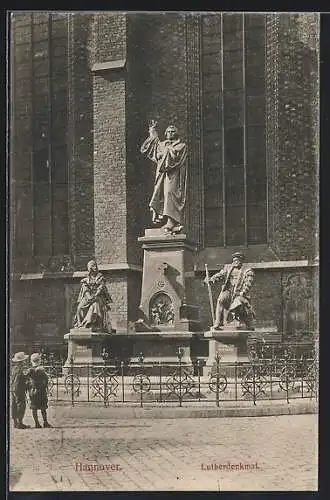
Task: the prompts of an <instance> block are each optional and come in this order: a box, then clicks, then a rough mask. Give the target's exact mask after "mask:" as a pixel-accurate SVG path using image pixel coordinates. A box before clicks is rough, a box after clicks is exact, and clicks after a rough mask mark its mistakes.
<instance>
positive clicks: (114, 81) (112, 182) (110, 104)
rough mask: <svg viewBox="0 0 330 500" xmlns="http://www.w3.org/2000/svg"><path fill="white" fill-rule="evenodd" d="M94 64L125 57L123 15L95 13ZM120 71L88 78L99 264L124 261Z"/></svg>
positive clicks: (123, 129) (122, 89)
mask: <svg viewBox="0 0 330 500" xmlns="http://www.w3.org/2000/svg"><path fill="white" fill-rule="evenodd" d="M93 40H94V50H93V57H92V60H93V63H94V64H95V63H100V62H104V61H105V60H106V61H114V60H119V59H124V58H125V56H126V16H125V15H124V14H94V23H93ZM125 87H126V85H125V73H124V70H119V71H114V72H107V73H100V74H99V73H96V74H94V76H93V113H94V230H95V257H96V259H97V261H98V263H99V264H102V263H119V262H126V255H127V250H126V248H127V246H126V222H127V219H126V214H127V205H126V113H125V106H126V104H125V102H126V101H125Z"/></svg>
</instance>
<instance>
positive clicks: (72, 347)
mask: <svg viewBox="0 0 330 500" xmlns="http://www.w3.org/2000/svg"><path fill="white" fill-rule="evenodd" d="M109 338H111V335H110V334H109V333H102V332H93V331H92V330H91V329H90V328H72V329H71V330H70V332H69V333H67V334H66V335H64V339H65V340H67V341H68V357H67V360H66V362H65V364H64V367H63V373H64V374H65V375H67V374H68V373H70V370H71V368H72V367H73V372H74V373H75V374H77V375H79V376H84V375H85V374H87V371H88V368H87V367H86V365H88V364H90V365H92V364H93V365H96V364H102V363H103V358H102V356H101V354H102V344H103V343H104V342H106V341H107V340H108V339H109ZM71 359H72V360H73V364H72V363H71ZM83 365H85V366H83Z"/></svg>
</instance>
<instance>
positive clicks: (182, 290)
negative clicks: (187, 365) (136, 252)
mask: <svg viewBox="0 0 330 500" xmlns="http://www.w3.org/2000/svg"><path fill="white" fill-rule="evenodd" d="M139 241H140V242H141V243H142V248H143V249H144V260H143V276H142V292H141V300H140V306H139V318H138V321H137V322H136V331H138V332H143V331H161V332H165V331H168V332H170V331H173V332H180V331H182V332H197V331H200V329H201V326H200V321H199V310H198V307H197V304H196V299H195V297H194V288H193V284H192V279H193V271H194V252H195V251H196V247H195V244H194V243H193V242H192V241H189V240H188V238H187V236H186V235H185V234H177V235H166V234H165V233H164V230H162V229H146V231H145V236H143V237H141V238H139ZM189 274H190V276H189Z"/></svg>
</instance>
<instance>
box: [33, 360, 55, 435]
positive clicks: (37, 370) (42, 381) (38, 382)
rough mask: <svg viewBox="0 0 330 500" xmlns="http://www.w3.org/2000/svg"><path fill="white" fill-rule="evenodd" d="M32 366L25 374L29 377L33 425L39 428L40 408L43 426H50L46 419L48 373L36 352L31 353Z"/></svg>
mask: <svg viewBox="0 0 330 500" xmlns="http://www.w3.org/2000/svg"><path fill="white" fill-rule="evenodd" d="M30 359H31V364H32V368H30V369H29V371H28V373H27V375H28V377H29V396H30V402H31V410H32V416H33V419H34V423H35V427H36V428H37V429H40V428H41V425H40V422H39V420H38V410H41V415H42V418H43V422H44V427H52V426H51V425H50V424H49V423H48V420H47V408H48V396H47V387H48V375H47V373H46V372H45V369H44V367H43V366H41V356H40V354H38V353H34V354H31V357H30Z"/></svg>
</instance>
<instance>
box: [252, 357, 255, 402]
mask: <svg viewBox="0 0 330 500" xmlns="http://www.w3.org/2000/svg"><path fill="white" fill-rule="evenodd" d="M252 374H253V383H252V386H253V404H254V405H255V404H256V365H255V360H252Z"/></svg>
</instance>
